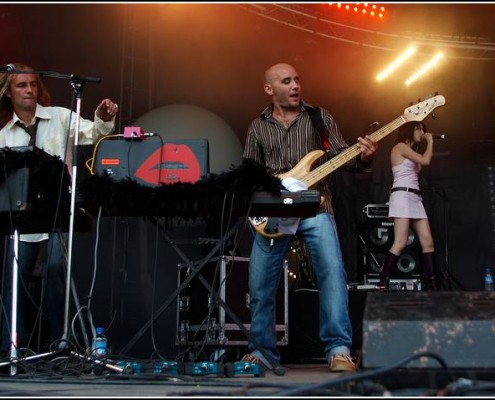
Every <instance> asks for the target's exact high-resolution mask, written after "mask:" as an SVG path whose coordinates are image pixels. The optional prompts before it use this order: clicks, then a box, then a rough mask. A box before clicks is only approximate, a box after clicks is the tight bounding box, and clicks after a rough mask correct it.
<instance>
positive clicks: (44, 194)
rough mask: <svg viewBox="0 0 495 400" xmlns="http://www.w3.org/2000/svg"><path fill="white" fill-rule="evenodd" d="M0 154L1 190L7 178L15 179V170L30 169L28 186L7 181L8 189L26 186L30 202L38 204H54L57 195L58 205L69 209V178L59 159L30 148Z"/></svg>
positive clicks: (8, 149)
mask: <svg viewBox="0 0 495 400" xmlns="http://www.w3.org/2000/svg"><path fill="white" fill-rule="evenodd" d="M0 150H1V151H0V186H1V185H3V184H4V182H5V180H6V179H7V178H8V177H15V175H13V173H14V172H15V171H17V170H18V169H21V168H29V174H28V175H29V182H10V181H9V185H12V184H14V183H15V184H22V185H24V184H29V193H30V195H32V198H31V200H33V201H36V202H38V201H39V202H41V203H43V202H44V201H50V200H53V199H55V201H56V199H57V198H58V195H59V193H60V194H61V195H62V196H61V197H62V199H61V205H62V207H65V208H66V209H68V207H69V203H70V196H69V188H70V185H71V178H70V175H69V171H68V169H67V166H66V165H65V163H64V162H63V161H62V160H61V158H60V157H58V156H52V155H50V154H48V153H46V152H45V151H43V150H40V149H38V148H37V147H33V146H23V147H17V148H16V147H13V148H10V147H4V148H2V149H0ZM13 179H16V178H13ZM61 188H63V189H61Z"/></svg>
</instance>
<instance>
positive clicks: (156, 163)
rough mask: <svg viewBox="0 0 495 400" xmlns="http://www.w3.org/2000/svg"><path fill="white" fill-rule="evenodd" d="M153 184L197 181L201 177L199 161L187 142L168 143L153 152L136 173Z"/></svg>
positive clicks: (137, 176) (138, 176)
mask: <svg viewBox="0 0 495 400" xmlns="http://www.w3.org/2000/svg"><path fill="white" fill-rule="evenodd" d="M134 176H135V177H136V178H139V179H141V180H143V181H145V182H147V183H149V184H151V185H156V184H157V183H166V184H172V183H176V182H190V183H194V182H197V181H198V180H199V179H200V178H201V169H200V166H199V161H198V159H197V158H196V155H195V154H194V152H193V151H192V150H191V148H190V147H189V146H187V145H185V144H174V143H167V144H164V145H163V146H162V147H160V148H158V149H157V150H156V151H155V152H154V153H153V154H151V155H150V156H149V157H148V158H147V159H146V160H145V161H144V162H143V163H142V164H141V165H140V166H139V168H138V169H137V170H136V173H135V174H134Z"/></svg>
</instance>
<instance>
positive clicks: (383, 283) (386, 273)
mask: <svg viewBox="0 0 495 400" xmlns="http://www.w3.org/2000/svg"><path fill="white" fill-rule="evenodd" d="M398 259H399V256H397V255H395V254H394V253H391V252H390V251H389V252H388V253H387V256H386V257H385V260H384V261H383V267H382V272H380V281H379V282H378V285H377V287H378V289H388V284H389V282H390V275H391V274H392V271H393V269H394V268H395V266H396V265H397V260H398Z"/></svg>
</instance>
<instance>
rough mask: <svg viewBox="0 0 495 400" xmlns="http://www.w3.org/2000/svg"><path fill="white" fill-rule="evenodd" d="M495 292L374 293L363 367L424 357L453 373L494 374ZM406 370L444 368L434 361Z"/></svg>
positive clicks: (422, 360) (367, 317) (368, 312)
mask: <svg viewBox="0 0 495 400" xmlns="http://www.w3.org/2000/svg"><path fill="white" fill-rule="evenodd" d="M494 332H495V292H460V291H449V292H413V291H409V292H371V293H368V296H367V301H366V307H365V311H364V318H363V367H365V368H380V367H386V366H392V365H394V364H396V363H398V362H400V361H402V360H405V359H406V358H408V357H411V356H414V355H417V354H420V353H422V352H431V353H435V354H436V355H438V356H439V357H441V358H442V359H443V360H444V361H445V362H446V363H447V366H448V367H449V368H493V367H495V357H494V356H493V351H492V350H493V338H494ZM404 367H428V368H442V365H441V364H440V363H439V362H438V361H437V360H435V359H434V358H432V357H421V358H418V359H415V360H412V361H411V362H410V363H408V364H407V366H404Z"/></svg>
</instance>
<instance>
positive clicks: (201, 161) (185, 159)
mask: <svg viewBox="0 0 495 400" xmlns="http://www.w3.org/2000/svg"><path fill="white" fill-rule="evenodd" d="M95 172H96V174H103V173H104V174H107V175H108V176H110V177H111V178H112V179H114V180H116V181H119V180H125V179H128V178H130V179H132V180H134V181H136V182H137V183H139V184H141V185H144V186H152V187H153V186H158V185H161V184H173V183H177V182H188V183H195V182H197V181H198V180H200V179H201V178H202V177H204V176H206V175H207V174H208V173H209V172H210V171H209V152H208V139H176V140H174V139H167V140H162V139H161V138H160V139H159V140H153V139H146V140H105V141H102V142H101V143H100V144H99V145H98V147H97V149H96V156H95Z"/></svg>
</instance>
